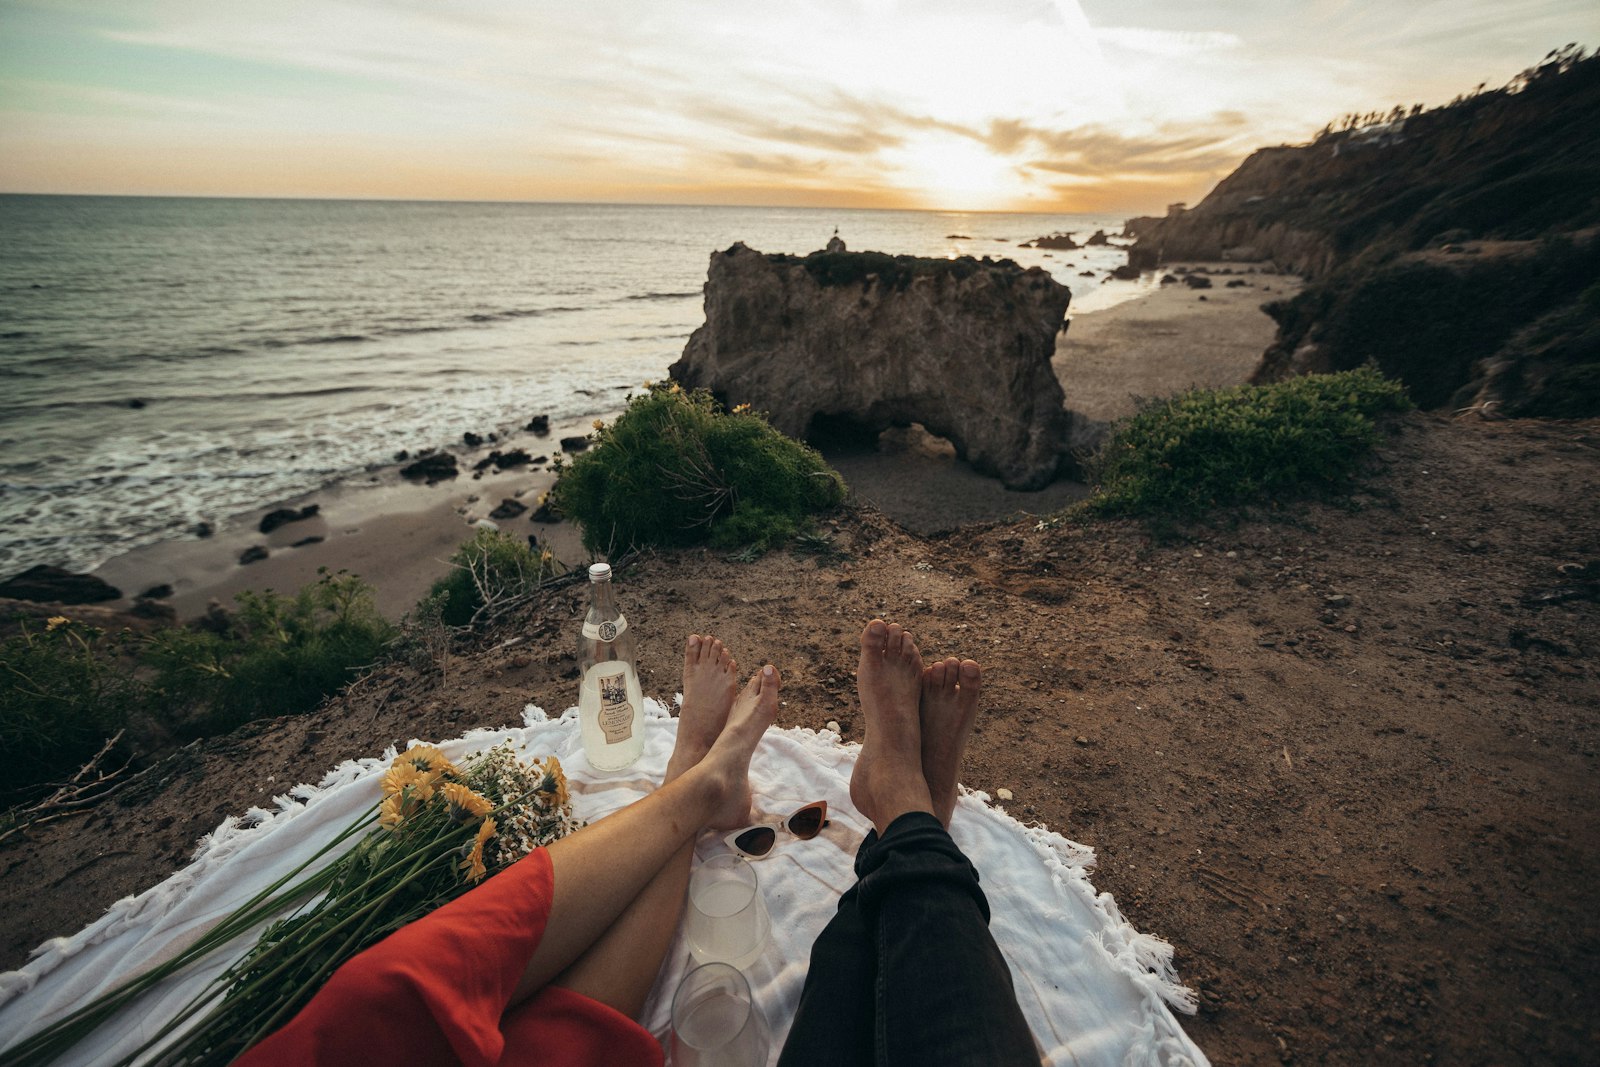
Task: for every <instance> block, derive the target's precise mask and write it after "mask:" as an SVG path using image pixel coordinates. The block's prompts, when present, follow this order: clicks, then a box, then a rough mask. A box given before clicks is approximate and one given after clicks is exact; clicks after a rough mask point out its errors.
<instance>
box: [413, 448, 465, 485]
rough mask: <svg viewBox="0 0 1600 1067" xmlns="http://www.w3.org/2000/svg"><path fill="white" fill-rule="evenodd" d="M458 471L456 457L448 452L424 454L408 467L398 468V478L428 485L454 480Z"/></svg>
mask: <svg viewBox="0 0 1600 1067" xmlns="http://www.w3.org/2000/svg"><path fill="white" fill-rule="evenodd" d="M459 473H460V471H459V469H458V468H457V467H456V457H454V456H452V455H451V454H450V453H448V452H425V453H423V454H422V455H420V456H418V457H417V458H416V461H415V462H413V463H411V464H410V465H408V466H405V467H401V468H400V477H402V478H407V479H410V480H411V481H414V482H423V481H425V482H427V483H428V484H429V485H432V484H434V483H435V482H442V481H445V480H447V479H450V478H454V477H455V476H456V475H457V474H459Z"/></svg>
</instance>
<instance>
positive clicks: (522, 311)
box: [465, 307, 589, 322]
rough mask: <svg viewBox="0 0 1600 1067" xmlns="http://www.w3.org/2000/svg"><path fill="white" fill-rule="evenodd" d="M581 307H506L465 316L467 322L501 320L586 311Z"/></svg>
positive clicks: (586, 309)
mask: <svg viewBox="0 0 1600 1067" xmlns="http://www.w3.org/2000/svg"><path fill="white" fill-rule="evenodd" d="M588 310H589V309H588V308H583V307H553V308H507V309H506V310H504V311H475V312H473V313H472V314H470V315H467V316H465V318H466V320H467V321H468V322H501V321H504V320H506V319H535V318H539V317H541V316H544V315H558V314H565V313H568V312H574V311H588Z"/></svg>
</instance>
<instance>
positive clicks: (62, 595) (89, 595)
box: [0, 564, 122, 604]
mask: <svg viewBox="0 0 1600 1067" xmlns="http://www.w3.org/2000/svg"><path fill="white" fill-rule="evenodd" d="M0 597H4V598H6V599H10V600H32V601H35V602H38V603H45V604H98V603H101V602H102V601H106V600H120V599H122V590H120V589H118V588H117V587H116V586H114V585H111V584H109V583H107V582H105V581H102V580H101V579H99V578H96V577H95V576H94V575H92V574H76V573H74V572H72V571H69V570H63V569H62V568H60V567H47V566H44V565H42V564H41V565H40V566H37V567H29V568H28V569H27V570H25V571H23V572H22V573H21V574H19V575H17V576H16V577H14V578H12V579H10V580H9V581H7V582H4V583H0Z"/></svg>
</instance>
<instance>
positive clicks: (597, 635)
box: [583, 615, 628, 642]
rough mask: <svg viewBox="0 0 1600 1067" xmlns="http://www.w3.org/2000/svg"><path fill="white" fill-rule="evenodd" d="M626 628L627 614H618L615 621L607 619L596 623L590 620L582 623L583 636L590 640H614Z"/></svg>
mask: <svg viewBox="0 0 1600 1067" xmlns="http://www.w3.org/2000/svg"><path fill="white" fill-rule="evenodd" d="M627 628H628V618H627V616H626V615H618V616H617V618H616V621H615V622H612V621H610V620H607V621H606V622H602V623H600V624H598V625H596V624H595V623H592V622H585V623H584V624H583V636H585V637H587V638H588V639H589V640H591V641H608V642H609V641H615V640H616V639H617V638H619V637H621V636H622V633H623V631H624V630H626V629H627Z"/></svg>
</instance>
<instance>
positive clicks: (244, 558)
mask: <svg viewBox="0 0 1600 1067" xmlns="http://www.w3.org/2000/svg"><path fill="white" fill-rule="evenodd" d="M266 558H267V546H266V545H251V546H250V547H249V548H247V549H245V550H244V551H243V552H241V553H239V565H240V566H245V565H247V564H250V563H259V562H261V561H262V560H264V559H266Z"/></svg>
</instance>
